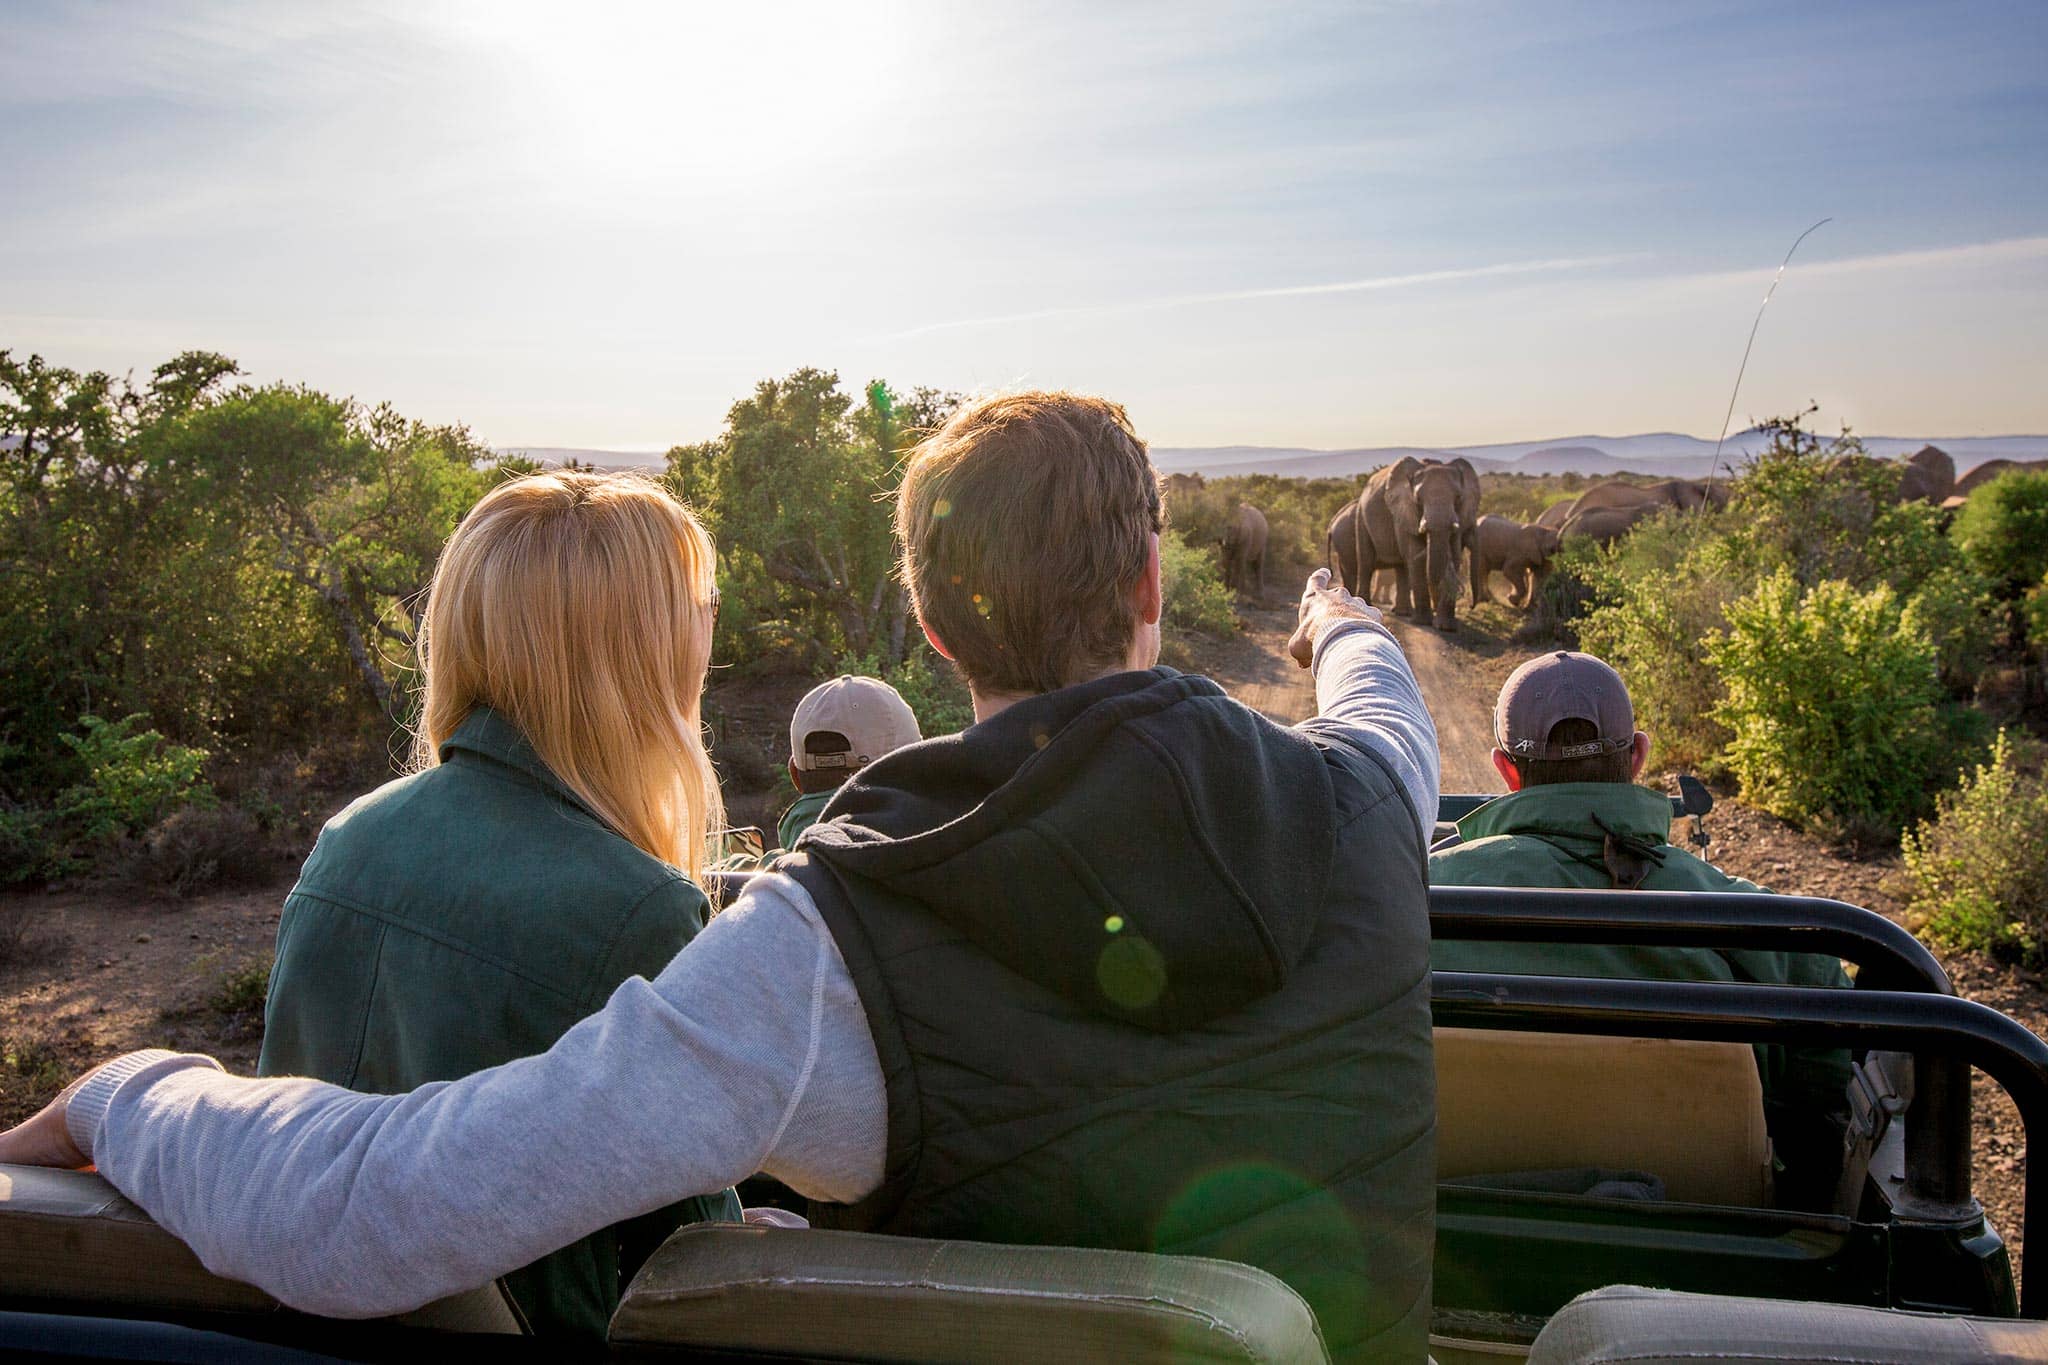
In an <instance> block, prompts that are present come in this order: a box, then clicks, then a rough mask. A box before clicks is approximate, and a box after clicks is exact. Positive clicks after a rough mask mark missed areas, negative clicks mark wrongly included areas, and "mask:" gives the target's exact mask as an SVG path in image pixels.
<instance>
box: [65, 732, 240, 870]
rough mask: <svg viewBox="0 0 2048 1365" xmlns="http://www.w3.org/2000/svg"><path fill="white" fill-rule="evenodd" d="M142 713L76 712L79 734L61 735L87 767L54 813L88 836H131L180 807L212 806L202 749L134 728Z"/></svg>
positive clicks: (210, 789) (204, 752) (92, 838)
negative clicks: (109, 717)
mask: <svg viewBox="0 0 2048 1365" xmlns="http://www.w3.org/2000/svg"><path fill="white" fill-rule="evenodd" d="M144 719H146V718H145V717H143V716H139V715H137V716H123V717H122V718H121V719H119V720H117V721H106V720H102V719H101V718H100V717H98V716H80V717H79V718H78V726H79V729H80V730H82V731H84V733H83V734H81V735H59V736H58V738H59V739H61V740H62V741H63V742H64V744H65V747H67V748H69V749H70V750H71V751H72V752H73V753H74V754H76V755H77V756H78V759H79V761H80V762H81V763H83V764H84V765H85V780H84V781H83V782H80V783H77V784H76V785H74V786H72V787H70V788H69V789H68V790H66V791H65V792H64V793H63V794H62V795H61V796H60V797H59V798H58V814H59V816H60V817H61V818H62V819H63V820H65V822H66V823H68V824H71V825H73V826H74V827H75V828H76V829H77V831H78V833H79V835H80V836H81V837H83V838H85V839H87V840H100V839H108V838H112V837H114V836H117V835H121V834H135V833H138V832H140V831H142V830H144V829H147V828H148V827H149V826H151V825H153V824H155V823H156V822H157V821H159V820H161V819H163V818H164V817H165V816H167V815H169V814H170V813H171V812H172V811H173V810H176V809H178V808H179V807H181V806H211V805H213V804H214V797H213V789H212V788H211V787H209V786H208V785H207V784H206V779H205V777H204V776H203V773H204V771H205V768H206V751H205V750H204V749H192V748H187V747H186V746H185V745H182V744H173V743H171V742H170V741H169V740H167V739H165V738H164V737H163V736H162V735H160V734H158V733H157V732H156V731H155V730H138V729H137V728H136V727H137V726H139V725H140V724H141V723H142V722H143V720H144Z"/></svg>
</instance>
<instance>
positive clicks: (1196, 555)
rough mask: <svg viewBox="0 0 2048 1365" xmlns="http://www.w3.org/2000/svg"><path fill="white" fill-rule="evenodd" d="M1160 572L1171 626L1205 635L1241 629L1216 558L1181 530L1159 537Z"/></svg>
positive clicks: (1229, 632)
mask: <svg viewBox="0 0 2048 1365" xmlns="http://www.w3.org/2000/svg"><path fill="white" fill-rule="evenodd" d="M1159 572H1160V577H1161V579H1162V582H1163V586H1164V590H1165V593H1166V605H1165V614H1164V618H1163V624H1164V625H1165V626H1166V628H1167V629H1169V630H1191V631H1199V632H1201V633H1202V634H1205V635H1233V634H1235V633H1236V632H1237V612H1236V610H1235V607H1234V605H1233V599H1232V596H1231V592H1230V589H1228V588H1226V587H1224V586H1223V575H1222V573H1221V572H1220V571H1219V570H1218V569H1217V567H1216V560H1215V559H1214V558H1213V557H1212V556H1210V555H1208V554H1207V553H1205V552H1203V551H1201V550H1197V549H1195V548H1193V547H1192V546H1190V545H1189V544H1188V542H1187V541H1186V540H1184V539H1182V537H1181V533H1180V532H1179V531H1177V530H1169V531H1167V532H1166V533H1165V534H1163V535H1161V536H1160V537H1159Z"/></svg>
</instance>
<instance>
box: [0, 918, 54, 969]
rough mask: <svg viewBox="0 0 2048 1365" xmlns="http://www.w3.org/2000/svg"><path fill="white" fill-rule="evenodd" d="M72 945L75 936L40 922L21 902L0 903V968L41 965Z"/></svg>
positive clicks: (51, 960) (52, 959) (52, 960)
mask: <svg viewBox="0 0 2048 1365" xmlns="http://www.w3.org/2000/svg"><path fill="white" fill-rule="evenodd" d="M70 946H71V935H69V934H67V933H65V932H64V931H63V930H61V929H52V928H50V927H49V926H47V925H44V924H40V923H38V922H37V917H36V916H35V915H34V914H32V913H31V912H30V911H29V909H28V907H27V906H26V905H24V904H21V903H16V904H14V905H7V906H0V967H40V966H43V965H44V964H46V963H50V962H54V961H56V960H57V959H58V958H60V957H62V956H63V955H64V950H65V949H67V948H69V947H70Z"/></svg>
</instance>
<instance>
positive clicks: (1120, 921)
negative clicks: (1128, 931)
mask: <svg viewBox="0 0 2048 1365" xmlns="http://www.w3.org/2000/svg"><path fill="white" fill-rule="evenodd" d="M1102 928H1103V932H1104V933H1110V934H1121V933H1122V932H1123V931H1124V917H1123V916H1122V915H1111V916H1110V917H1109V918H1108V919H1106V920H1104V921H1103V922H1102Z"/></svg>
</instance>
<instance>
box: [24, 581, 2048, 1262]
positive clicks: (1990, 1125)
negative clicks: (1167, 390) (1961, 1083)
mask: <svg viewBox="0 0 2048 1365" xmlns="http://www.w3.org/2000/svg"><path fill="white" fill-rule="evenodd" d="M1245 615H1246V622H1247V626H1248V630H1247V631H1246V633H1245V634H1243V635H1241V636H1239V637H1237V638H1235V639H1232V640H1228V641H1219V642H1197V643H1196V644H1195V645H1194V646H1193V651H1192V652H1193V659H1192V662H1193V663H1194V664H1195V665H1196V666H1198V667H1200V668H1201V669H1202V670H1204V671H1206V672H1208V673H1210V674H1211V675H1212V676H1215V677H1216V678H1218V679H1219V680H1221V681H1223V682H1224V683H1225V685H1226V686H1228V687H1230V688H1231V690H1232V691H1233V692H1234V693H1235V694H1236V695H1237V696H1239V697H1240V698H1242V699H1243V700H1244V701H1245V702H1247V703H1248V704H1250V705H1252V706H1255V707H1257V708H1259V709H1260V710H1262V711H1265V712H1266V713H1268V714H1270V715H1272V716H1273V717H1274V718H1275V719H1278V720H1282V721H1294V720H1299V719H1301V718H1303V717H1305V716H1307V715H1308V714H1309V713H1310V712H1311V710H1312V709H1313V707H1314V705H1315V694H1314V688H1313V685H1312V682H1311V680H1310V679H1309V676H1308V675H1307V673H1306V672H1304V671H1302V670H1300V669H1297V668H1296V667H1295V666H1294V664H1293V663H1292V662H1291V661H1289V660H1287V659H1286V658H1285V657H1284V655H1283V653H1282V647H1283V646H1284V643H1285V640H1286V637H1287V633H1288V631H1289V630H1290V629H1291V628H1292V624H1293V611H1292V605H1291V602H1283V601H1282V600H1280V598H1279V596H1278V595H1277V594H1276V595H1275V596H1274V598H1273V600H1272V602H1271V604H1270V605H1263V606H1248V607H1247V608H1246V609H1245ZM1514 624H1515V619H1514V618H1513V617H1512V616H1511V615H1510V614H1509V613H1507V612H1506V611H1505V609H1503V608H1499V607H1493V606H1488V607H1481V608H1479V609H1478V610H1477V611H1476V612H1468V613H1467V614H1466V622H1465V625H1464V627H1463V628H1462V629H1461V630H1460V631H1459V632H1458V633H1457V634H1455V635H1449V636H1445V635H1439V634H1437V633H1436V632H1434V631H1432V630H1429V629H1427V628H1419V627H1414V626H1410V625H1408V624H1407V623H1403V622H1396V623H1395V629H1396V632H1397V634H1398V635H1399V636H1400V637H1401V639H1402V641H1403V643H1404V646H1405V647H1406V648H1407V650H1408V653H1409V657H1410V659H1411V661H1412V662H1413V664H1414V666H1415V668H1416V672H1417V675H1418V677H1419V678H1420V680H1421V682H1422V685H1423V689H1424V692H1425V694H1426V695H1427V696H1428V697H1429V698H1430V702H1431V707H1432V710H1433V711H1434V713H1435V715H1436V718H1437V723H1438V729H1439V734H1440V738H1441V741H1442V744H1443V748H1444V753H1443V759H1444V789H1445V790H1446V791H1480V792H1493V791H1497V790H1498V789H1499V788H1498V780H1497V779H1496V778H1495V776H1494V774H1493V772H1492V769H1491V767H1490V765H1489V764H1488V762H1487V752H1488V750H1489V748H1490V740H1489V738H1488V735H1489V732H1490V706H1491V701H1492V698H1493V696H1494V694H1495V693H1496V692H1497V691H1498V689H1499V687H1500V684H1501V682H1502V681H1503V680H1504V679H1505V678H1506V676H1507V674H1508V673H1509V672H1510V671H1512V669H1513V668H1514V667H1515V665H1516V664H1518V663H1519V662H1521V660H1522V659H1523V658H1525V657H1527V654H1528V650H1527V649H1526V648H1525V647H1521V646H1517V645H1515V644H1513V643H1512V642H1511V639H1510V634H1511V631H1512V628H1513V626H1514ZM805 686H807V683H806V682H805V681H804V680H801V679H792V680H788V681H787V685H780V684H778V683H776V682H775V681H773V680H771V681H770V682H768V683H765V684H762V683H753V684H746V685H741V684H727V685H725V686H722V687H718V688H715V689H714V693H713V696H712V697H711V698H710V699H709V704H708V705H707V714H708V715H710V716H712V717H713V723H714V727H715V728H716V729H717V730H718V731H719V735H718V739H719V743H720V744H721V745H722V746H723V747H724V748H725V749H726V750H727V752H726V753H725V754H723V755H722V763H723V764H724V766H725V768H726V771H727V780H728V788H729V792H730V796H729V805H730V806H731V814H732V819H733V821H734V823H740V824H747V823H762V824H771V825H772V820H773V816H774V814H775V811H776V807H777V804H778V794H779V784H778V783H777V781H776V769H777V766H778V764H779V756H780V749H781V747H782V746H783V745H784V744H786V740H780V739H778V737H777V736H778V731H779V727H781V726H784V725H786V724H787V717H788V714H789V710H790V708H791V707H792V706H793V705H794V704H795V701H796V698H797V697H798V696H800V695H801V694H802V692H803V691H804V688H805ZM785 694H786V695H785ZM1667 785H1668V784H1667ZM1710 829H1711V831H1712V833H1713V839H1714V842H1713V845H1712V848H1711V850H1710V853H1711V856H1712V858H1713V860H1714V861H1715V862H1717V863H1719V864H1720V865H1721V866H1723V867H1725V868H1726V869H1727V870H1729V871H1730V872H1734V873H1737V874H1739V875H1741V876H1745V877H1749V878H1751V879H1753V880H1755V881H1757V882H1759V883H1761V884H1763V885H1765V886H1768V887H1769V888H1771V889H1772V890H1775V891H1780V892H1794V893H1803V894H1807V895H1820V896H1831V897H1835V898H1838V899H1841V900H1846V901H1850V902H1853V903H1855V904H1859V905H1865V906H1869V907H1870V908H1872V909H1874V910H1877V911H1878V912H1880V913H1882V914H1885V915H1888V916H1890V917H1892V918H1894V919H1898V918H1901V916H1902V911H1901V907H1900V905H1899V902H1898V901H1897V900H1896V899H1895V897H1894V895H1893V894H1892V892H1891V890H1890V889H1889V887H1890V883H1891V881H1892V879H1893V878H1894V877H1895V876H1896V874H1897V872H1898V859H1897V856H1896V854H1887V855H1878V856H1858V855H1855V854H1851V853H1846V852H1843V851H1840V850H1837V849H1834V848H1831V847H1829V846H1827V845H1825V844H1823V843H1822V842H1820V841H1819V840H1817V839H1814V838H1813V837H1812V836H1810V835H1806V834H1803V833H1801V832H1799V831H1797V830H1795V829H1792V828H1791V827H1790V826H1787V825H1785V824H1783V823H1782V822H1780V821H1777V820H1775V819H1772V818H1771V817H1769V816H1766V815H1762V814H1760V813H1758V812H1755V811H1752V810H1749V809H1746V808H1745V807H1743V806H1741V805H1740V804H1738V803H1736V802H1735V801H1733V800H1732V799H1729V798H1727V797H1726V796H1723V798H1722V800H1721V803H1720V805H1719V806H1718V807H1717V809H1716V811H1715V813H1714V815H1713V816H1712V817H1711V818H1710ZM290 871H291V868H290V866H289V865H286V866H284V867H282V868H281V869H280V876H279V879H278V881H277V882H276V884H275V885H273V886H269V887H266V888H263V889H260V890H255V891H248V892H238V893H235V894H231V895H218V896H208V897H198V898H194V899H191V900H182V901H179V900H152V899H147V898H137V897H135V896H133V895H121V894H114V893H110V892H107V891H96V890H93V889H83V890H68V891H64V892H61V893H57V894H35V895H26V894H18V893H17V894H9V895H4V896H0V1122H13V1121H16V1120H18V1119H20V1118H22V1117H25V1116H26V1115H27V1114H29V1113H31V1112H33V1111H34V1110H35V1108H36V1107H38V1106H39V1105H41V1104H42V1103H44V1102H45V1101H46V1100H47V1099H48V1098H49V1096H50V1095H52V1094H54V1093H55V1091H56V1089H57V1088H58V1087H59V1086H60V1085H61V1084H62V1082H63V1080H64V1079H65V1078H67V1077H68V1076H70V1075H71V1074H73V1073H75V1072H76V1071H77V1070H78V1069H79V1068H81V1067H83V1066H84V1065H86V1064H88V1063H90V1062H92V1061H95V1060H97V1059H100V1058H103V1057H106V1056H108V1055H109V1054H112V1053H116V1052H120V1051H123V1050H125V1049H128V1048H134V1047H139V1046H144V1045H157V1046H172V1047H179V1048H191V1049H197V1050H204V1051H208V1052H211V1053H213V1054H215V1055H216V1056H218V1057H220V1058H221V1059H222V1060H223V1061H224V1062H226V1063H227V1064H228V1065H229V1066H230V1067H231V1068H233V1069H237V1070H246V1069H248V1068H250V1067H252V1066H253V1065H254V1063H255V1059H256V1052H257V1048H258V1046H259V1043H260V1038H261V1027H262V1020H261V994H262V991H261V983H262V978H263V972H264V971H265V970H266V968H267V966H268V963H269V958H270V951H271V945H272V942H273V939H274V936H275V933H276V926H277V917H278V911H279V907H280V905H281V903H282V901H283V898H284V893H285V891H286V890H287V889H288V887H289V885H290ZM1944 960H1945V962H1946V965H1947V966H1948V969H1949V972H1950V974H1951V975H1952V976H1953V977H1954V979H1955V982H1956V986H1957V989H1958V990H1959V991H1960V992H1961V993H1962V994H1964V995H1966V996H1969V997H1972V998H1975V999H1979V1000H1982V1001H1984V1002H1985V1003H1987V1004H1990V1005H1992V1006H1994V1007H1996V1008H1998V1009H2000V1010H2003V1011H2004V1012H2005V1013H2007V1014H2010V1015H2012V1016H2013V1017H2014V1018H2016V1019H2018V1020H2019V1021H2020V1022H2022V1023H2024V1024H2025V1025H2026V1026H2027V1027H2029V1028H2031V1029H2033V1030H2034V1031H2035V1032H2037V1033H2048V985H2044V983H2043V981H2042V980H2041V978H2040V977H2038V976H2035V975H2033V974H2031V973H2027V972H2022V971H2019V970H2018V969H2015V968H2009V967H2005V966H2002V965H1999V964H1997V963H1994V962H1992V961H1990V960H1989V959H1987V958H1984V957H1981V956H1979V955H1975V954H1967V953H1964V954H1955V953H1951V954H1946V955H1944ZM1976 1097H1977V1106H1976V1123H1977V1136H1976V1145H1975V1151H1976V1180H1977V1193H1978V1197H1979V1198H1981V1199H1982V1200H1983V1201H1984V1204H1985V1206H1986V1208H1987V1209H1989V1210H1990V1212H1991V1214H1992V1217H1993V1218H1994V1220H1995V1221H1996V1222H1997V1223H1998V1224H1999V1226H2000V1227H2001V1229H2003V1230H2004V1231H2005V1232H2006V1234H2007V1236H2008V1237H2009V1238H2010V1239H2012V1240H2013V1241H2014V1242H2015V1243H2017V1240H2018V1227H2019V1210H2020V1197H2021V1187H2022V1182H2023V1180H2024V1176H2025V1169H2026V1165H2025V1163H2026V1148H2025V1142H2024V1137H2023V1134H2022V1132H2021V1129H2020V1126H2019V1119H2018V1115H2017V1113H2016V1112H2015V1111H2014V1109H2013V1107H2012V1105H2011V1103H2010V1102H2009V1101H2007V1100H2006V1099H2005V1097H2004V1095H2003V1093H2002V1092H2001V1091H1999V1090H1998V1088H1997V1087H1996V1086H1994V1085H1991V1084H1990V1083H1989V1082H1988V1081H1987V1080H1985V1079H1984V1078H1983V1077H1981V1076H1980V1077H1979V1078H1978V1081H1977V1086H1976ZM2014 1251H2015V1260H2017V1253H2018V1251H2019V1248H2018V1246H2017V1245H2015V1246H2014Z"/></svg>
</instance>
